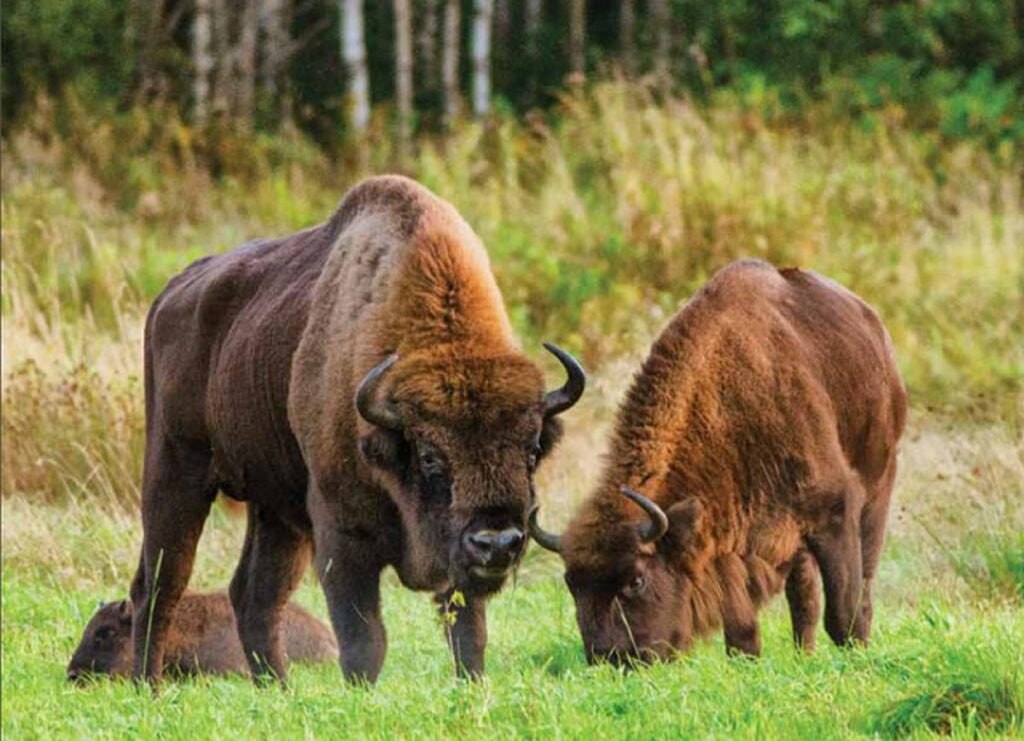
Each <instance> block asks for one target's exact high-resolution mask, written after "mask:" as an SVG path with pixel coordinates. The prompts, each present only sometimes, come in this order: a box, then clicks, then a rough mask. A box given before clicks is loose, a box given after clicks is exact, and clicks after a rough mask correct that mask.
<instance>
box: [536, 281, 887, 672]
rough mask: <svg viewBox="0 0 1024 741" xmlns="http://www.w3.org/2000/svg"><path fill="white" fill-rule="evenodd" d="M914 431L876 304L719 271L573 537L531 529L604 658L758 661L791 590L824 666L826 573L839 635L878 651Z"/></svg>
mask: <svg viewBox="0 0 1024 741" xmlns="http://www.w3.org/2000/svg"><path fill="white" fill-rule="evenodd" d="M905 415H906V394H905V392H904V388H903V384H902V382H901V380H900V376H899V372H898V370H897V368H896V364H895V360H894V358H893V353H892V345H891V342H890V339H889V336H888V334H887V332H886V331H885V329H884V327H883V326H882V323H881V322H880V321H879V319H878V317H877V315H876V314H875V312H874V311H873V310H872V309H871V308H870V307H869V306H868V305H867V304H865V303H864V302H863V301H861V300H860V299H859V298H857V297H856V296H854V295H853V294H852V293H850V292H849V291H847V290H845V289H843V288H842V287H840V286H838V285H836V284H835V283H832V282H831V281H828V280H826V279H823V278H821V277H819V276H818V275H815V274H814V273H811V272H806V271H801V270H795V269H794V270H781V271H779V270H776V269H775V268H773V267H772V266H770V265H768V264H766V263H763V262H759V261H741V262H737V263H734V264H732V265H730V266H728V267H727V268H725V269H723V270H722V271H721V272H719V273H718V274H717V275H716V276H715V277H714V278H713V279H712V280H711V281H710V282H709V283H708V284H707V285H706V286H705V287H704V288H703V289H702V290H701V291H699V292H698V293H697V294H696V295H695V296H694V297H693V298H692V299H691V300H690V302H689V303H688V304H687V305H686V306H685V307H684V308H683V309H682V310H681V311H680V312H679V314H678V315H677V316H676V317H675V318H674V319H673V320H672V322H671V324H669V326H668V327H667V328H666V329H665V331H664V332H662V334H661V336H660V337H659V338H658V339H657V341H656V342H655V344H654V346H653V348H652V349H651V352H650V355H649V357H648V358H647V361H646V362H645V363H644V366H643V369H642V371H641V372H640V374H639V375H638V376H637V377H636V378H635V379H634V381H633V383H632V386H631V388H630V390H629V392H628V395H627V397H626V399H625V402H624V403H623V405H622V407H621V409H620V410H619V414H618V419H617V423H616V428H615V432H614V435H613V437H612V441H611V445H610V451H609V454H608V461H607V464H606V466H605V469H604V472H603V476H602V478H601V483H600V485H599V486H598V488H597V490H596V491H595V492H594V493H593V495H592V496H591V497H590V498H589V499H588V500H587V501H586V503H585V504H584V505H583V507H582V508H581V510H580V511H579V512H578V513H577V514H576V515H575V517H574V519H573V520H572V522H571V523H570V525H569V528H568V530H567V531H566V532H565V534H564V535H561V536H558V535H553V534H551V533H548V532H546V531H544V530H543V529H541V528H540V526H539V524H538V523H537V519H536V511H534V512H532V513H531V516H530V526H531V530H532V532H533V535H534V538H535V539H536V540H537V541H538V542H539V543H540V544H541V545H543V546H544V547H546V548H548V549H550V550H554V551H557V552H558V553H560V554H561V555H562V558H563V560H564V562H565V569H566V573H565V579H566V582H567V584H568V586H569V589H570V591H571V592H572V595H573V598H574V599H575V601H576V614H577V619H578V623H579V628H580V631H581V633H582V635H583V643H584V646H585V649H586V653H587V656H588V658H589V659H591V660H593V659H598V658H608V659H612V660H615V661H621V660H635V659H646V658H653V657H662V658H666V657H669V656H670V655H672V654H674V653H675V652H677V651H680V650H685V649H686V648H688V647H689V646H690V644H691V642H692V640H693V638H694V636H700V635H704V634H707V633H709V632H711V631H712V630H715V629H716V628H718V627H723V628H724V632H725V642H726V645H727V647H728V648H729V649H730V650H731V651H741V652H745V653H750V654H758V653H759V652H760V649H761V642H760V634H759V630H758V623H757V610H758V608H759V607H760V606H761V605H762V604H763V603H764V602H765V601H766V600H767V599H768V598H769V597H770V596H772V595H773V594H774V593H776V592H777V591H778V590H779V589H781V587H782V584H783V583H784V582H785V585H786V596H787V598H788V600H789V605H790V612H791V616H792V620H793V632H794V637H795V639H796V641H797V642H798V643H799V644H802V645H803V646H805V647H807V648H808V649H810V648H812V647H813V643H814V633H815V629H816V624H817V621H818V616H819V612H820V610H819V598H818V593H819V573H820V576H821V581H822V582H823V583H824V592H825V627H826V629H827V631H828V634H829V635H830V636H831V638H832V639H833V640H834V641H835V642H836V643H839V644H846V643H848V642H849V641H851V640H858V641H861V642H866V641H867V639H868V633H869V630H870V626H871V614H872V610H871V583H872V580H873V578H874V576H875V569H876V566H877V564H878V557H879V552H880V550H881V547H882V541H883V537H884V533H885V521H886V513H887V511H888V507H889V498H890V492H891V490H892V483H893V476H894V475H895V470H896V443H897V441H898V439H899V437H900V434H901V432H902V430H903V424H904V418H905ZM640 492H643V493H640Z"/></svg>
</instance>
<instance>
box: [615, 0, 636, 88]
mask: <svg viewBox="0 0 1024 741" xmlns="http://www.w3.org/2000/svg"><path fill="white" fill-rule="evenodd" d="M635 37H636V6H635V3H634V0H621V2H620V5H619V51H620V53H621V54H622V71H623V72H625V74H626V76H627V77H634V76H635V75H636V43H635V41H634V39H635Z"/></svg>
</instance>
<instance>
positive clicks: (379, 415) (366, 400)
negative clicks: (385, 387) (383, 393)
mask: <svg viewBox="0 0 1024 741" xmlns="http://www.w3.org/2000/svg"><path fill="white" fill-rule="evenodd" d="M396 360H398V356H397V355H391V356H390V357H389V358H388V359H387V360H385V361H384V362H382V363H380V364H379V365H377V366H376V367H374V369H373V370H371V371H370V372H369V373H367V374H366V377H365V378H363V380H362V381H361V382H360V383H359V388H358V389H356V409H358V410H359V414H360V416H362V418H363V419H365V420H366V421H367V422H369V423H370V424H373V425H377V426H378V427H383V428H384V429H386V430H401V429H402V427H403V426H404V425H403V424H402V418H401V416H400V415H399V414H398V410H397V409H396V408H395V405H394V404H392V403H391V402H387V401H377V400H376V399H375V398H374V396H375V393H376V391H377V384H378V383H380V379H381V377H382V376H383V375H384V374H385V373H386V372H387V370H388V368H390V367H391V366H392V365H394V364H395V361H396Z"/></svg>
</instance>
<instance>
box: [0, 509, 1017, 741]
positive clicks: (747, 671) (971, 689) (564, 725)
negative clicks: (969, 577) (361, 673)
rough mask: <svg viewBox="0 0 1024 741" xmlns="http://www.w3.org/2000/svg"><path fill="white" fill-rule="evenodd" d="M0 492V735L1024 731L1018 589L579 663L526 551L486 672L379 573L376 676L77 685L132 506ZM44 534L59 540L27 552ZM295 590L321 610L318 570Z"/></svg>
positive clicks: (227, 545)
mask: <svg viewBox="0 0 1024 741" xmlns="http://www.w3.org/2000/svg"><path fill="white" fill-rule="evenodd" d="M5 510H6V511H5V512H4V516H5V535H9V536H12V538H11V539H7V538H5V554H4V573H3V607H4V609H3V622H4V630H3V667H2V678H3V680H2V681H3V688H2V689H3V735H4V738H12V739H13V738H37V737H38V738H62V737H67V736H71V735H75V736H79V737H90V738H92V737H95V738H121V737H126V736H127V737H132V738H147V737H154V736H164V735H167V736H172V737H176V738H180V737H191V738H208V737H215V736H218V735H223V734H230V735H232V736H241V737H256V738H271V737H275V738H276V737H284V738H297V737H309V736H318V737H319V736H325V737H329V736H337V735H342V736H345V737H366V738H395V737H405V738H423V737H437V736H453V737H459V738H469V737H474V736H477V735H478V734H481V733H487V734H492V735H494V736H496V737H498V738H508V737H513V736H530V737H555V738H587V737H591V738H595V737H601V738H605V737H629V738H645V737H664V736H666V735H668V736H696V737H717V738H748V737H749V738H753V737H804V738H839V737H846V736H856V735H870V734H872V733H875V732H879V733H881V734H883V735H890V734H897V735H899V734H904V733H912V734H917V735H921V734H923V733H924V732H925V731H927V730H928V729H929V728H931V729H934V730H940V731H943V732H952V733H954V734H955V735H963V736H968V735H973V734H974V733H975V732H980V731H992V732H996V731H998V732H1002V733H1024V671H1022V668H1024V611H1022V610H1021V609H1020V605H1019V604H1012V603H999V602H984V603H972V602H969V601H965V600H962V599H960V598H958V597H941V596H938V594H937V593H936V594H935V595H933V596H931V597H928V596H919V597H918V598H917V599H916V600H915V601H916V604H909V603H908V602H907V601H892V602H883V603H882V605H881V608H880V609H879V611H878V615H877V622H876V630H875V633H874V636H873V642H872V645H871V647H870V648H869V649H867V650H856V651H846V650H840V649H836V648H834V647H832V646H830V645H828V643H827V641H826V640H825V638H824V635H822V636H821V638H822V646H821V648H820V649H819V650H818V652H817V653H816V654H815V655H813V656H805V655H802V654H800V653H798V652H796V651H795V650H794V649H793V648H792V647H791V645H790V640H789V628H788V624H787V620H786V617H785V610H784V605H783V604H782V602H781V601H780V602H778V603H777V604H775V605H774V606H773V607H772V608H771V609H770V610H769V611H768V612H767V613H766V615H765V620H764V629H765V642H764V643H765V649H764V657H763V658H762V659H761V660H759V661H746V660H730V659H728V658H726V656H725V654H724V650H723V647H722V643H721V640H720V639H715V640H712V641H710V642H708V643H706V644H702V645H700V646H699V647H698V648H697V649H696V650H695V651H694V652H693V653H692V654H691V655H689V656H687V657H686V658H685V659H683V660H681V661H679V662H676V663H673V664H668V665H662V666H656V667H653V668H651V669H650V670H647V671H640V672H634V673H628V674H627V673H622V672H620V671H618V670H616V669H614V668H611V667H608V666H604V667H599V668H591V667H588V666H587V665H586V664H585V661H584V659H583V655H582V650H581V647H580V641H579V637H578V634H577V631H576V627H575V622H574V617H573V611H572V604H571V599H570V598H569V595H568V592H567V591H566V590H565V589H564V588H563V586H562V584H561V580H560V579H559V578H558V575H557V570H558V569H557V566H556V565H555V564H554V563H552V562H551V561H550V560H549V559H548V557H547V556H546V555H545V556H541V555H540V554H536V553H534V554H532V555H531V558H530V560H529V562H528V563H527V564H526V565H525V566H524V567H523V569H522V572H521V574H520V575H519V580H518V583H517V584H516V585H515V587H514V588H511V589H509V590H506V592H504V593H502V594H501V595H499V596H498V597H497V598H495V599H494V600H493V602H492V605H491V610H490V632H491V644H490V648H489V652H488V677H487V679H486V680H485V681H484V682H482V683H480V684H468V683H465V682H460V681H457V680H455V679H454V678H453V677H452V672H451V664H450V659H449V657H448V655H447V651H446V649H445V646H444V643H443V640H442V638H441V628H440V626H439V624H438V621H437V618H436V617H435V615H434V612H433V609H432V606H431V604H430V600H429V599H428V598H427V597H425V596H424V595H420V594H415V593H413V592H409V591H408V590H405V589H403V588H402V587H400V586H398V585H397V583H396V582H395V580H394V579H393V578H389V579H388V586H387V589H386V590H385V595H384V605H385V620H386V624H387V626H388V630H389V637H390V651H389V655H388V659H387V662H386V664H385V668H384V672H383V674H382V676H381V679H380V682H379V683H378V685H377V686H376V687H375V688H373V689H372V690H366V689H354V688H350V687H345V686H343V684H342V682H341V676H340V672H339V670H338V668H337V667H335V666H323V667H301V666H300V667H295V668H294V669H293V671H292V673H291V677H290V683H289V687H288V689H287V690H280V689H276V688H272V689H263V690H260V689H256V688H254V687H253V686H251V685H250V684H249V683H248V682H247V681H246V680H243V679H241V678H237V679H222V678H202V679H198V680H193V681H186V682H182V683H177V684H175V683H168V684H166V685H165V687H164V690H163V691H162V693H161V694H160V696H159V697H157V698H156V699H153V698H152V697H150V695H149V694H148V692H146V691H139V690H137V689H136V688H135V687H134V686H132V685H131V684H130V683H127V682H99V683H96V684H94V685H92V686H90V687H87V688H85V689H79V688H74V687H71V686H69V685H68V684H67V683H66V682H65V681H64V676H63V674H64V667H65V665H66V662H67V660H68V658H69V656H70V654H71V651H72V649H73V648H74V645H75V643H76V642H77V638H78V636H79V634H80V631H81V629H82V627H83V625H84V623H85V621H86V620H87V618H88V616H89V615H90V614H91V612H92V610H93V609H95V606H96V603H97V600H99V599H101V598H106V599H110V598H114V597H118V596H120V595H121V594H123V592H124V585H125V584H126V583H127V577H128V573H127V570H126V568H125V566H124V564H126V563H130V560H125V559H123V558H122V555H123V554H124V553H126V552H130V551H131V550H132V549H133V547H134V545H135V543H134V541H135V537H134V535H129V533H133V532H134V531H133V530H132V529H130V528H131V526H132V525H133V524H134V521H133V517H132V516H131V515H128V514H117V513H105V512H103V511H98V512H97V511H95V510H93V511H92V512H91V515H90V516H88V517H86V516H85V515H86V514H87V513H88V512H89V510H87V509H86V508H81V509H74V508H73V509H71V510H69V509H67V508H64V507H51V506H33V505H28V504H16V505H8V506H7V507H6V508H5ZM8 517H10V518H12V519H14V520H15V523H14V524H13V525H8V523H7V522H6V520H7V518H8ZM27 520H31V521H32V522H27ZM241 528H242V521H240V520H237V519H232V518H230V517H227V516H224V515H223V514H217V515H215V516H214V518H213V519H212V521H211V524H210V527H209V532H208V533H207V534H206V535H205V536H204V542H203V544H202V546H201V558H200V562H199V564H198V566H197V574H196V579H195V581H196V584H197V586H199V585H202V586H206V587H216V586H217V585H221V584H223V583H225V581H226V578H227V576H228V574H229V573H230V568H231V566H232V564H233V558H232V551H233V549H234V548H235V547H236V546H237V545H238V539H239V534H240V533H239V531H240V530H241ZM13 536H17V539H16V540H15V538H14V537H13ZM45 541H50V542H53V543H54V545H55V546H56V547H55V549H54V550H55V551H56V552H55V553H52V554H51V555H50V556H49V557H47V556H44V557H41V558H40V557H35V556H33V555H32V554H33V553H34V552H35V548H37V547H39V546H40V545H41V544H42V543H43V542H45ZM56 541H59V545H57V544H56ZM8 547H11V550H13V551H14V552H13V553H8ZM68 555H71V558H70V560H69V561H67V562H64V563H63V564H61V563H60V560H61V559H63V558H65V557H67V556H68ZM297 599H298V600H299V601H300V602H302V603H303V604H305V605H307V606H310V607H311V608H312V609H313V610H314V611H315V612H316V613H318V614H319V615H321V616H322V615H324V613H325V611H324V602H323V597H322V594H321V593H320V591H319V589H318V588H317V587H316V585H315V584H314V583H313V582H312V580H307V582H306V583H304V584H303V586H302V588H301V589H300V591H299V594H298V597H297ZM936 717H939V718H940V719H939V720H935V718H936Z"/></svg>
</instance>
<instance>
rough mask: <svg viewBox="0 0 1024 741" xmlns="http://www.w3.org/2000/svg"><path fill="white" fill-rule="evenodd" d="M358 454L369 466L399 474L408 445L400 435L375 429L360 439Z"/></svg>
mask: <svg viewBox="0 0 1024 741" xmlns="http://www.w3.org/2000/svg"><path fill="white" fill-rule="evenodd" d="M359 452H360V453H362V456H363V458H364V459H365V460H366V462H367V463H369V464H370V465H371V466H376V467H377V468H383V469H385V470H387V471H392V472H394V473H401V472H402V470H404V468H405V465H406V462H407V460H408V457H409V444H408V443H407V442H406V440H405V436H404V435H403V434H402V433H400V432H395V431H394V430H386V429H384V428H382V427H377V428H374V429H373V430H372V431H371V432H369V433H368V434H366V435H363V437H362V438H360V440H359Z"/></svg>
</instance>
